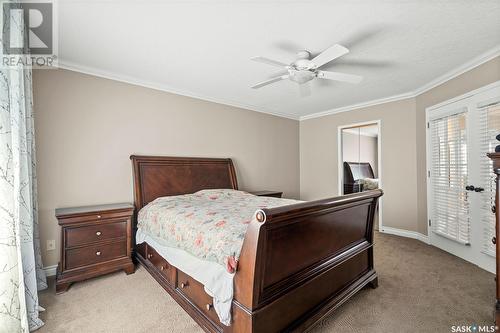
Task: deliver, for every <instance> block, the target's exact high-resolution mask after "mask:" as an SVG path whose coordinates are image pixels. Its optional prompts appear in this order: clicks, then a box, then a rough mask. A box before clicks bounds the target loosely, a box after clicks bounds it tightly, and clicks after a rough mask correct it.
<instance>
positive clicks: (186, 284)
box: [181, 282, 189, 289]
mask: <svg viewBox="0 0 500 333" xmlns="http://www.w3.org/2000/svg"><path fill="white" fill-rule="evenodd" d="M187 286H189V283H187V282H182V283H181V288H182V289H184V288H186V287H187Z"/></svg>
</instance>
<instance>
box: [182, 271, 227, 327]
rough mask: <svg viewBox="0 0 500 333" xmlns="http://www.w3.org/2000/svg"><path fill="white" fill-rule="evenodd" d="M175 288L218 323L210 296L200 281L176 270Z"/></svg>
mask: <svg viewBox="0 0 500 333" xmlns="http://www.w3.org/2000/svg"><path fill="white" fill-rule="evenodd" d="M177 289H178V290H180V292H181V293H182V294H184V295H185V296H186V297H187V298H188V299H189V300H190V301H191V302H193V303H194V304H195V305H196V306H197V307H198V308H199V309H200V310H201V311H202V312H203V313H204V314H205V315H206V316H207V317H209V318H210V319H212V320H213V321H215V322H216V323H219V317H218V316H217V313H216V312H215V309H214V306H213V300H212V297H210V296H209V295H208V294H207V293H206V292H205V289H204V287H203V285H202V284H201V283H199V282H198V281H196V280H195V279H193V278H192V277H190V276H189V275H187V274H185V273H183V272H182V271H180V270H177Z"/></svg>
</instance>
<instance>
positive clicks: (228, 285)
mask: <svg viewBox="0 0 500 333" xmlns="http://www.w3.org/2000/svg"><path fill="white" fill-rule="evenodd" d="M135 239H136V244H140V243H142V242H147V243H148V244H149V245H150V246H152V247H153V248H154V249H155V251H156V252H158V253H159V254H160V255H161V256H162V257H163V258H165V260H167V261H168V262H169V263H170V264H172V265H174V266H175V267H177V268H178V269H180V270H181V271H183V272H184V273H186V274H189V275H190V276H191V277H192V278H193V279H195V280H196V281H198V282H200V283H201V284H203V285H204V286H205V291H206V293H207V294H209V295H210V296H212V297H213V301H214V304H213V305H214V309H215V312H216V313H217V315H218V316H219V319H220V322H221V323H222V324H224V325H226V326H230V324H231V304H232V301H233V278H234V274H231V273H228V272H227V270H226V268H225V267H223V266H222V265H220V264H217V263H215V262H210V261H205V260H201V259H198V258H196V257H195V256H193V255H191V254H189V253H188V252H186V251H184V250H180V249H176V248H173V247H169V246H164V245H161V244H160V243H158V242H157V241H156V240H155V237H153V236H151V235H149V234H148V233H146V232H144V231H143V230H141V229H140V228H139V229H138V230H137V234H136V237H135Z"/></svg>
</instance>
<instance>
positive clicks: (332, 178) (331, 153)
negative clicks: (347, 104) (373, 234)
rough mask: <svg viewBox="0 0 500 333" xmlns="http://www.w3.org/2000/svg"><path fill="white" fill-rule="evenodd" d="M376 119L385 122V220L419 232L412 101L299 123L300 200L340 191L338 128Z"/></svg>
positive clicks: (326, 195) (330, 194) (383, 123)
mask: <svg viewBox="0 0 500 333" xmlns="http://www.w3.org/2000/svg"><path fill="white" fill-rule="evenodd" d="M373 120H380V121H381V131H380V136H379V140H381V146H382V151H381V156H379V158H381V159H382V169H381V170H380V171H381V178H382V181H383V189H384V192H385V194H384V201H383V205H384V207H383V213H384V216H383V218H384V220H383V224H384V225H385V226H388V227H395V228H403V229H408V230H416V228H417V200H416V196H417V193H416V190H415V188H416V177H415V175H416V153H415V145H416V143H415V100H414V99H407V100H402V101H397V102H393V103H387V104H384V105H378V106H374V107H370V108H365V109H358V110H354V111H350V112H343V113H338V114H334V115H330V116H325V117H321V118H314V119H310V120H304V121H301V122H300V174H301V177H300V192H301V198H302V199H304V200H312V199H320V198H325V197H329V196H335V195H338V171H339V170H338V142H337V138H338V127H339V126H343V125H349V124H354V123H359V122H367V121H373Z"/></svg>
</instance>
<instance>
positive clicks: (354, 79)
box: [318, 71, 363, 83]
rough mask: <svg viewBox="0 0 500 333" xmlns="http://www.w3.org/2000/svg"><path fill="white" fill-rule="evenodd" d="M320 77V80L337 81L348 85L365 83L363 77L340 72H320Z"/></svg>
mask: <svg viewBox="0 0 500 333" xmlns="http://www.w3.org/2000/svg"><path fill="white" fill-rule="evenodd" d="M318 77H319V78H320V79H327V80H335V81H341V82H348V83H360V82H361V81H363V77H362V76H359V75H354V74H346V73H339V72H327V71H318Z"/></svg>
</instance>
